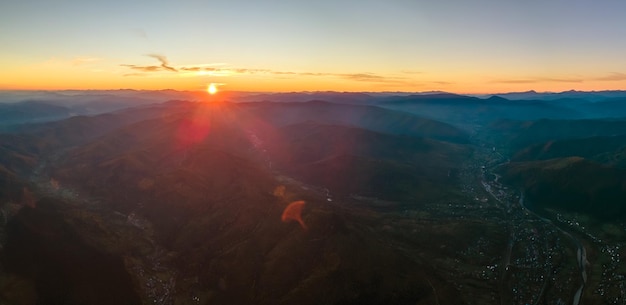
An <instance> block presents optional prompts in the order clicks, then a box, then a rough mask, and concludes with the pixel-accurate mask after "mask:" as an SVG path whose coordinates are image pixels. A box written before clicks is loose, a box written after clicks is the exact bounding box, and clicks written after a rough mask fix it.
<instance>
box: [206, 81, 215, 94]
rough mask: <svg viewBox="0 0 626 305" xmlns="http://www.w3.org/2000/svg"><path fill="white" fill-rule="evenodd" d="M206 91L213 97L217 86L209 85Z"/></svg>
mask: <svg viewBox="0 0 626 305" xmlns="http://www.w3.org/2000/svg"><path fill="white" fill-rule="evenodd" d="M206 91H207V92H208V93H209V94H211V95H213V94H215V93H217V86H216V85H215V84H214V83H211V84H209V86H208V87H207V88H206Z"/></svg>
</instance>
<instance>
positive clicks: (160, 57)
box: [148, 54, 178, 72]
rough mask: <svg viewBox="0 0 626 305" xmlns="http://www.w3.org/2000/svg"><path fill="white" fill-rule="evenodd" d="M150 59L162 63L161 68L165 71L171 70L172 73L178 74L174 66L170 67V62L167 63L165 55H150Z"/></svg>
mask: <svg viewBox="0 0 626 305" xmlns="http://www.w3.org/2000/svg"><path fill="white" fill-rule="evenodd" d="M148 56H149V57H152V58H155V59H157V60H158V61H160V62H161V67H163V69H165V70H169V71H172V72H177V71H178V70H176V69H175V68H173V67H172V66H170V64H169V62H168V61H167V57H165V56H163V55H159V54H148Z"/></svg>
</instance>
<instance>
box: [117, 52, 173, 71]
mask: <svg viewBox="0 0 626 305" xmlns="http://www.w3.org/2000/svg"><path fill="white" fill-rule="evenodd" d="M146 56H148V57H152V58H154V59H156V60H158V61H159V62H161V65H160V66H139V65H130V64H122V65H120V66H122V67H127V68H130V69H133V70H137V71H141V72H159V71H171V72H178V70H177V69H176V68H174V67H172V66H170V64H169V61H168V60H167V57H165V56H163V55H159V54H148V55H146Z"/></svg>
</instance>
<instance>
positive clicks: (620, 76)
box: [595, 72, 626, 81]
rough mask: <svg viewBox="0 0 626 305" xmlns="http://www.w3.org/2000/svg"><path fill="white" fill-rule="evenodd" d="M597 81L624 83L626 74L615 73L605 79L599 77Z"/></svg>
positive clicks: (604, 77)
mask: <svg viewBox="0 0 626 305" xmlns="http://www.w3.org/2000/svg"><path fill="white" fill-rule="evenodd" d="M595 80H601V81H622V80H626V74H624V73H620V72H613V73H611V74H609V75H607V76H603V77H598V78H596V79H595Z"/></svg>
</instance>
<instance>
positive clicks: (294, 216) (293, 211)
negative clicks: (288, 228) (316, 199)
mask: <svg viewBox="0 0 626 305" xmlns="http://www.w3.org/2000/svg"><path fill="white" fill-rule="evenodd" d="M304 204H305V202H304V201H302V200H298V201H294V202H292V203H290V204H289V205H288V206H287V207H286V208H285V210H284V211H283V216H282V217H281V219H282V221H283V222H289V221H292V220H295V221H297V222H298V223H299V224H300V226H301V227H302V229H304V230H307V229H308V227H307V226H306V224H305V223H304V221H303V220H302V209H303V208H304Z"/></svg>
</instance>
